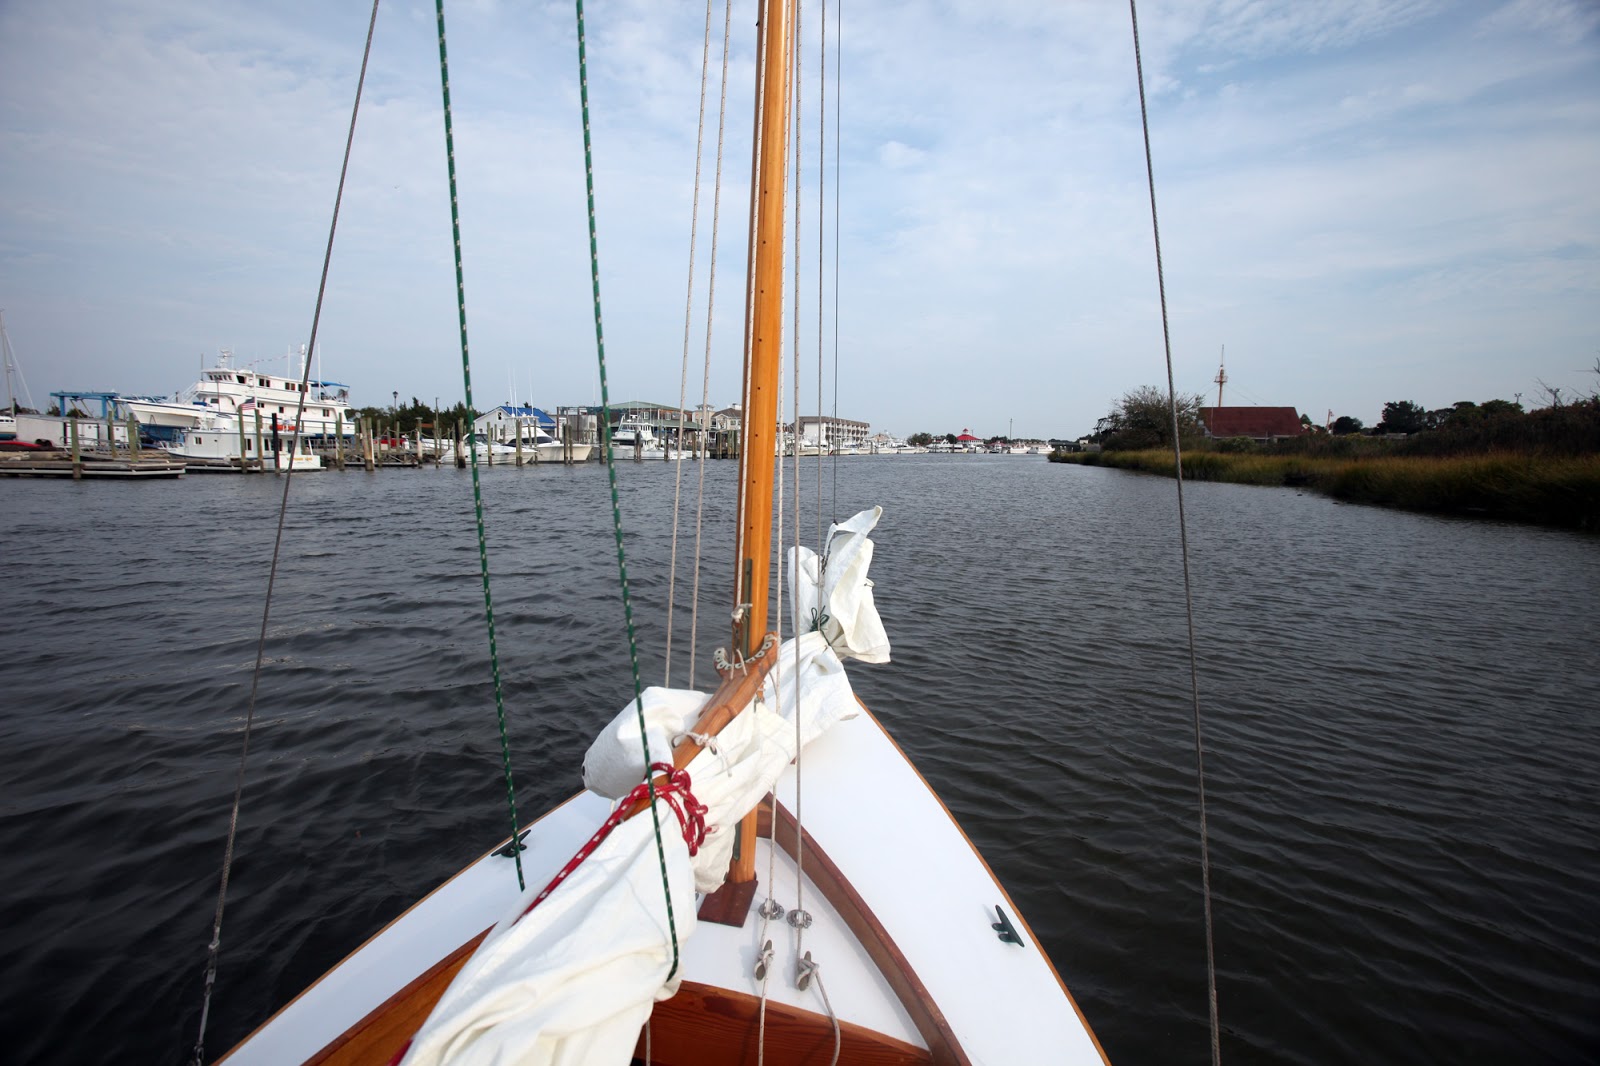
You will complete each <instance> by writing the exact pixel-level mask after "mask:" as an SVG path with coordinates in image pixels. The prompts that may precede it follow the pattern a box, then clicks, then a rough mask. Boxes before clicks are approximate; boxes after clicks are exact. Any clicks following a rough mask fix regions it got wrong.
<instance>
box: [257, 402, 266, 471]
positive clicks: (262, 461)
mask: <svg viewBox="0 0 1600 1066" xmlns="http://www.w3.org/2000/svg"><path fill="white" fill-rule="evenodd" d="M266 468H267V457H266V454H265V453H264V452H263V451H262V450H261V408H260V407H257V408H256V470H257V472H260V471H264V470H266Z"/></svg>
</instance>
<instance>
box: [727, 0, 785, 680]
mask: <svg viewBox="0 0 1600 1066" xmlns="http://www.w3.org/2000/svg"><path fill="white" fill-rule="evenodd" d="M787 2H788V0H758V3H759V11H760V15H759V18H758V20H757V22H756V51H757V53H758V56H759V54H760V53H762V52H763V51H764V45H763V35H764V33H765V26H766V24H767V18H768V13H769V8H770V7H771V5H772V4H773V3H787ZM767 75H768V71H767V66H766V63H765V62H763V61H762V60H761V59H760V58H758V59H757V60H756V119H755V133H754V135H753V136H752V137H751V153H750V190H751V192H750V229H749V233H748V240H749V247H748V252H747V257H748V262H749V263H751V264H753V263H754V262H755V258H756V242H757V239H758V228H759V227H758V221H757V205H758V201H759V199H760V196H759V189H760V186H759V185H757V178H758V170H759V167H760V161H761V156H762V146H763V143H764V142H765V139H766V100H767ZM780 217H782V216H781V214H780ZM746 274H747V277H746V279H745V316H744V354H745V356H747V357H748V356H749V355H750V353H751V352H752V350H753V349H754V347H755V329H756V325H755V315H754V313H753V309H754V307H755V299H756V272H755V269H754V267H753V266H752V267H751V268H750V269H749V270H747V271H746ZM751 384H752V382H751V380H750V370H749V367H748V366H747V367H746V368H745V373H744V385H743V387H742V389H741V391H740V393H739V403H740V407H739V411H740V416H739V417H740V420H741V422H742V421H743V420H744V419H746V418H749V417H750V388H751ZM780 410H781V408H780ZM740 437H741V440H742V439H743V437H744V433H743V432H742V426H741V433H740ZM748 453H749V449H748V448H745V447H742V446H741V447H740V449H739V470H738V477H739V485H740V489H739V502H738V515H737V521H738V525H737V526H735V527H734V528H735V529H737V530H738V535H737V543H738V547H739V550H740V551H743V550H744V527H745V518H746V515H747V513H748V509H747V506H746V502H745V493H744V487H743V486H744V484H745V478H746V476H747V475H748V474H749V470H750V468H749V465H748V464H749V462H750V456H749V454H748ZM749 595H750V591H749V590H748V589H746V588H745V587H744V567H743V566H741V565H735V566H734V568H733V603H734V610H735V611H736V612H737V611H739V610H742V608H743V605H744V604H745V603H747V602H749V601H748V600H746V598H745V597H747V596H749ZM733 650H734V654H735V655H741V656H742V655H743V654H744V653H745V649H744V648H734V649H733Z"/></svg>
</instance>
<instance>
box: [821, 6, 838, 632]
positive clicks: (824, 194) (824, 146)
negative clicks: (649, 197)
mask: <svg viewBox="0 0 1600 1066" xmlns="http://www.w3.org/2000/svg"><path fill="white" fill-rule="evenodd" d="M819 32H820V33H821V35H822V45H821V48H820V49H819V52H818V54H819V55H820V57H821V58H820V60H819V62H820V63H821V73H820V74H819V75H818V76H817V86H818V88H817V92H818V93H819V94H820V96H819V99H820V103H819V104H818V105H817V439H818V442H819V443H820V442H821V441H823V440H827V439H829V438H830V437H832V434H831V433H829V432H828V431H827V430H826V429H824V428H823V425H824V423H823V421H822V397H823V392H822V338H823V335H824V333H825V331H824V329H823V307H824V300H823V294H824V293H825V292H826V291H827V285H826V284H825V283H824V277H823V272H824V268H823V263H824V262H825V261H826V252H827V238H826V236H825V234H826V232H827V222H828V179H827V173H828V0H822V19H821V27H820V30H819ZM835 413H837V412H835ZM829 450H830V451H833V452H834V459H833V462H834V476H835V477H838V470H839V467H838V463H839V456H838V452H837V451H834V449H832V448H830V449H829ZM823 462H824V460H823V453H822V452H821V450H820V449H819V450H818V452H817V554H818V556H819V565H818V567H817V593H818V602H821V593H822V566H823V565H825V564H826V563H827V558H826V557H825V556H824V555H823V543H822V465H823Z"/></svg>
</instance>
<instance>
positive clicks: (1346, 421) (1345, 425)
mask: <svg viewBox="0 0 1600 1066" xmlns="http://www.w3.org/2000/svg"><path fill="white" fill-rule="evenodd" d="M1360 432H1361V419H1359V418H1352V417H1350V416H1349V415H1340V416H1339V417H1338V418H1335V419H1334V420H1333V435H1334V436H1335V437H1345V436H1349V435H1350V434H1352V433H1360Z"/></svg>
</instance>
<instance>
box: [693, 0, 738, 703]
mask: <svg viewBox="0 0 1600 1066" xmlns="http://www.w3.org/2000/svg"><path fill="white" fill-rule="evenodd" d="M732 28H733V0H724V3H723V5H722V99H721V100H720V101H719V103H718V104H717V169H716V177H715V178H714V179H713V181H712V193H711V265H710V269H709V271H708V277H707V281H706V356H705V367H704V369H703V370H702V372H701V376H700V410H701V411H702V412H707V411H709V409H710V407H711V323H712V320H713V319H714V318H715V317H716V315H715V313H714V312H715V310H716V306H717V234H718V232H719V231H720V229H721V222H722V148H723V143H724V136H723V131H724V129H725V128H726V124H727V116H728V42H729V39H730V37H731V36H732ZM709 431H710V427H709V426H705V427H702V429H701V431H700V486H699V493H698V495H697V496H696V498H695V505H694V592H693V595H692V596H691V597H690V600H689V687H690V688H694V670H695V648H696V642H697V640H698V639H699V625H700V530H701V526H702V524H703V521H704V518H705V505H706V463H707V460H708V458H709V457H708V456H707V454H706V451H707V446H708V444H709Z"/></svg>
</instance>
